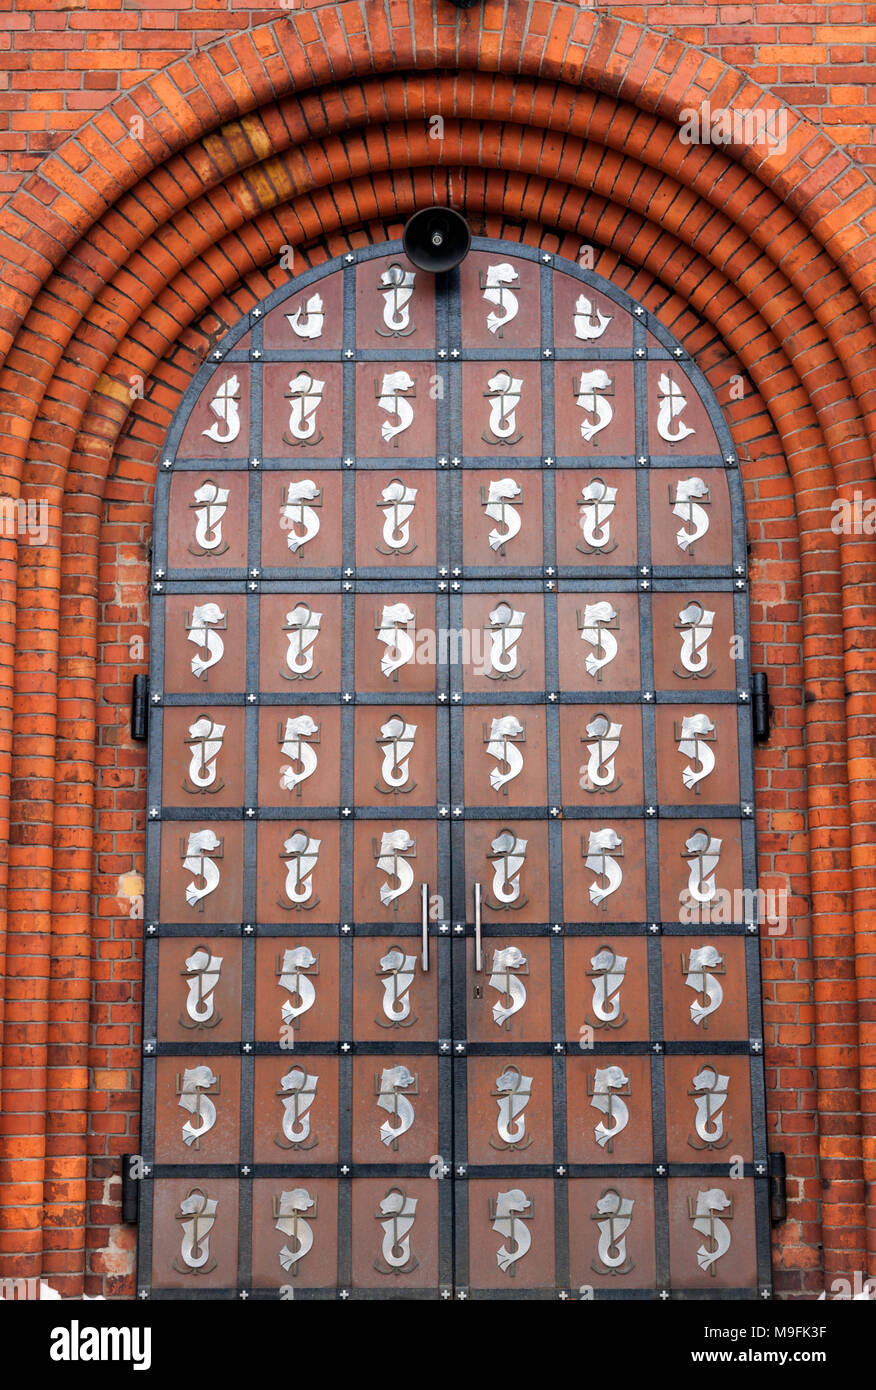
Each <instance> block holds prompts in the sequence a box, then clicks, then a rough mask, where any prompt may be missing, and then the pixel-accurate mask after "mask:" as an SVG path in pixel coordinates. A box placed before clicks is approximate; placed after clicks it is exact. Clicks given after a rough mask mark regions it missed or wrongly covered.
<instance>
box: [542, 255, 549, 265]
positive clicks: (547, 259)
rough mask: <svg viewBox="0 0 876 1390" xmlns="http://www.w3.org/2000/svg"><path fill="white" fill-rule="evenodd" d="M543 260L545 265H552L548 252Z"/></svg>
mask: <svg viewBox="0 0 876 1390" xmlns="http://www.w3.org/2000/svg"><path fill="white" fill-rule="evenodd" d="M542 260H543V261H544V263H545V265H550V263H551V258H550V256H549V255H548V253H547V252H545V253H544V255H543V256H542Z"/></svg>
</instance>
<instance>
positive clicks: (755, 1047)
mask: <svg viewBox="0 0 876 1390" xmlns="http://www.w3.org/2000/svg"><path fill="white" fill-rule="evenodd" d="M751 1050H752V1052H760V1043H759V1042H758V1041H757V1039H756V1038H752V1039H751Z"/></svg>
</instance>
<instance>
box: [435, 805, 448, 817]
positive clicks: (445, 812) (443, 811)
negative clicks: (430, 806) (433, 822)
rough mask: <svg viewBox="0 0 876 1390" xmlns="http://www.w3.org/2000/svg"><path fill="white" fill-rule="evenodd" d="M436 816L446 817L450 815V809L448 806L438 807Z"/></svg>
mask: <svg viewBox="0 0 876 1390" xmlns="http://www.w3.org/2000/svg"><path fill="white" fill-rule="evenodd" d="M438 814H439V816H448V815H449V814H450V808H449V807H448V806H439V807H438Z"/></svg>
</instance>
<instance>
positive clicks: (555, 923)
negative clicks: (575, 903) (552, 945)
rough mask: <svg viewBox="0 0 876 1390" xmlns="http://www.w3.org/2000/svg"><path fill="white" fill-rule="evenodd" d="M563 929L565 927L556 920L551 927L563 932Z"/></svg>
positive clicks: (552, 929) (553, 929) (555, 930)
mask: <svg viewBox="0 0 876 1390" xmlns="http://www.w3.org/2000/svg"><path fill="white" fill-rule="evenodd" d="M562 930H563V928H562V927H561V926H560V924H559V922H554V925H553V926H552V927H551V931H554V932H561V931H562Z"/></svg>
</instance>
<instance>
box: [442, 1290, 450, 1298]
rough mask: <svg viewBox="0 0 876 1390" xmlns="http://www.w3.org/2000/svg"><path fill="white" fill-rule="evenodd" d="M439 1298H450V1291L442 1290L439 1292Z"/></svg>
mask: <svg viewBox="0 0 876 1390" xmlns="http://www.w3.org/2000/svg"><path fill="white" fill-rule="evenodd" d="M441 1297H442V1298H449V1297H450V1290H449V1289H442V1290H441Z"/></svg>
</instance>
